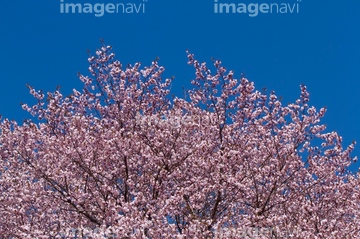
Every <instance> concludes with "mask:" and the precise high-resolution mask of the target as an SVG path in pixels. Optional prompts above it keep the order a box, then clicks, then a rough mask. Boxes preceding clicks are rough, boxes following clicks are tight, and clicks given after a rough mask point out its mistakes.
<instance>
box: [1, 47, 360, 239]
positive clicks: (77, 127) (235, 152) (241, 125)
mask: <svg viewBox="0 0 360 239" xmlns="http://www.w3.org/2000/svg"><path fill="white" fill-rule="evenodd" d="M187 56H188V63H189V64H190V65H192V66H194V69H195V73H196V74H195V77H194V80H192V84H193V87H194V88H193V89H192V90H190V91H189V96H190V98H189V99H183V98H178V97H173V98H171V97H170V90H169V89H170V86H171V83H172V79H163V78H162V74H163V72H164V67H162V66H159V65H158V61H157V60H155V61H153V62H152V64H151V65H150V66H149V67H141V64H140V63H136V64H134V65H127V66H125V67H124V66H122V64H121V62H119V61H118V60H115V55H114V54H113V53H112V51H111V47H110V46H106V45H103V46H102V47H101V49H99V50H97V51H96V55H95V56H91V55H90V56H89V59H88V60H89V63H90V67H89V71H90V76H84V75H81V74H79V78H80V80H81V81H82V82H83V84H84V87H83V89H82V91H78V90H75V89H74V90H73V93H72V94H71V95H70V96H68V97H64V96H63V95H62V94H61V92H60V91H59V90H56V91H55V92H52V93H50V92H49V93H47V94H46V95H45V94H44V93H42V92H41V91H37V90H35V89H33V88H32V87H29V88H30V93H31V94H32V95H33V96H34V97H35V99H36V100H37V104H35V105H33V106H28V105H27V104H23V106H22V107H23V109H25V110H27V111H28V112H30V113H31V114H32V116H33V117H34V118H33V120H28V121H26V122H24V123H23V124H22V125H19V124H18V123H17V122H15V121H10V120H8V119H2V121H1V124H0V134H1V135H0V157H1V161H0V218H1V220H0V238H1V239H5V238H6V239H8V238H314V239H315V238H359V237H360V220H359V216H360V214H359V212H360V210H359V202H360V201H359V181H358V175H357V174H355V173H352V172H350V171H349V166H350V165H351V164H352V163H353V162H354V161H355V160H356V157H355V158H353V157H352V156H351V152H352V150H353V148H354V145H355V143H352V144H351V145H349V146H348V147H346V148H343V146H342V138H341V137H340V136H339V135H338V134H337V133H336V132H326V128H325V125H324V124H322V123H320V120H321V118H322V117H323V116H324V113H325V111H326V110H325V108H322V109H320V110H317V109H315V107H312V106H310V105H308V102H309V93H308V92H307V89H306V87H305V86H303V85H302V86H301V94H300V97H299V99H298V100H296V101H295V102H294V103H291V104H288V105H283V103H282V102H281V100H280V99H278V97H277V96H276V94H275V93H274V92H271V93H269V94H266V92H260V91H258V90H256V89H255V87H254V83H253V82H251V81H249V80H248V79H246V78H244V77H242V76H241V77H240V78H238V79H237V78H236V77H235V75H234V72H233V71H227V70H226V69H225V68H224V67H223V66H222V65H221V62H220V61H219V60H213V66H212V67H208V66H207V64H206V63H200V62H199V61H197V60H196V59H195V58H194V55H193V54H191V53H189V52H187Z"/></svg>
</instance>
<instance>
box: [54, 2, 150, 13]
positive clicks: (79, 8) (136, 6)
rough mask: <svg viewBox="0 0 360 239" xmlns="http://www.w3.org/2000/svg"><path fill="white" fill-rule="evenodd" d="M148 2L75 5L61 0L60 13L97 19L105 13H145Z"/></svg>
mask: <svg viewBox="0 0 360 239" xmlns="http://www.w3.org/2000/svg"><path fill="white" fill-rule="evenodd" d="M146 2H147V0H142V1H141V2H140V3H133V2H128V3H73V2H65V0H60V13H78V14H80V13H87V14H89V13H90V14H94V15H95V17H102V16H104V15H105V13H110V14H111V13H117V14H119V13H121V14H135V13H145V3H146Z"/></svg>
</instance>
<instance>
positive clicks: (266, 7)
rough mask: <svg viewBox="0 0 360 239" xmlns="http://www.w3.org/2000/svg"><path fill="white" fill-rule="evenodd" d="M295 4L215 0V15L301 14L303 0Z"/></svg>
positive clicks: (298, 0) (297, 0)
mask: <svg viewBox="0 0 360 239" xmlns="http://www.w3.org/2000/svg"><path fill="white" fill-rule="evenodd" d="M294 1H296V2H293V3H233V2H232V3H228V2H227V3H225V2H220V1H219V0H214V13H240V14H248V15H249V17H256V16H258V15H259V14H260V13H263V14H266V13H282V14H285V13H299V12H300V3H301V0H294Z"/></svg>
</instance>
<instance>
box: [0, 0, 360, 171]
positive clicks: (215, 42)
mask: <svg viewBox="0 0 360 239" xmlns="http://www.w3.org/2000/svg"><path fill="white" fill-rule="evenodd" d="M225 2H227V3H235V4H239V3H243V4H245V5H247V6H248V4H249V3H257V4H259V5H260V4H262V3H268V4H270V3H276V4H278V5H281V4H283V3H285V4H288V6H290V7H293V6H296V7H298V12H297V11H296V9H294V11H295V12H294V13H275V12H273V13H261V12H259V14H258V15H257V16H254V17H251V16H249V13H247V14H245V13H229V14H226V13H218V14H215V13H214V5H215V3H214V0H197V1H195V0H192V1H191V0H181V1H180V0H64V2H63V4H65V3H81V4H82V6H84V4H85V3H91V4H92V6H94V4H95V3H105V4H109V3H110V4H118V3H123V4H136V6H141V5H139V4H143V5H142V6H141V7H145V8H144V9H142V11H143V12H144V13H133V14H126V13H125V14H124V13H121V12H120V13H104V15H103V16H102V17H96V16H95V14H94V13H92V14H91V13H82V14H79V13H75V14H72V13H61V2H60V0H36V1H28V0H0V32H1V37H0V44H1V58H0V63H1V64H0V72H1V75H0V89H1V94H0V102H1V103H0V114H2V115H3V116H4V117H7V118H10V119H15V120H17V121H22V120H23V119H24V118H29V117H30V115H28V114H27V113H26V112H24V111H22V109H21V107H20V104H19V103H20V102H24V103H32V102H33V100H32V98H31V96H30V95H29V94H28V89H27V88H26V86H25V85H26V84H29V85H31V86H33V87H35V88H36V89H42V90H44V91H53V90H55V88H56V86H58V85H61V86H62V91H63V92H64V93H65V94H66V93H67V92H70V91H71V89H72V88H78V89H80V88H81V83H80V81H79V80H78V78H77V72H81V73H82V74H87V67H88V62H87V53H86V50H87V49H89V50H90V51H92V52H94V51H95V50H96V49H97V48H98V47H100V42H99V39H100V38H103V39H104V40H105V42H106V43H107V44H110V45H112V46H113V49H114V52H115V53H116V55H117V59H119V60H121V61H122V62H123V63H125V64H127V63H134V62H137V61H140V62H142V63H143V65H148V64H150V63H151V61H152V60H153V59H155V58H156V57H159V58H160V64H161V65H163V66H164V67H165V68H166V73H165V76H167V77H170V76H175V81H174V83H173V86H172V90H173V93H174V94H176V95H179V96H181V94H182V93H181V92H182V87H183V86H184V87H185V88H187V89H190V87H191V86H190V84H189V82H190V80H191V79H192V77H193V68H192V67H191V66H188V65H187V64H186V62H187V58H186V53H185V51H186V50H187V49H189V50H190V51H191V52H192V53H194V54H195V57H196V58H198V59H199V60H200V61H208V62H209V63H210V61H211V60H210V59H211V57H214V58H216V59H220V60H222V62H223V64H224V65H225V66H226V67H227V68H228V69H233V70H234V71H235V74H238V76H239V75H240V73H245V75H246V77H247V78H249V79H250V80H252V81H254V82H255V86H256V87H257V88H258V89H262V88H264V87H266V88H267V89H268V91H271V90H275V91H276V93H277V94H278V95H281V96H282V97H283V99H284V103H288V102H291V101H294V100H295V99H296V98H297V97H298V96H299V93H300V89H299V85H300V84H301V83H304V84H305V85H307V87H308V90H309V92H310V94H311V95H310V97H311V98H310V104H312V105H314V106H316V107H317V108H320V107H323V106H326V107H327V109H328V111H327V115H326V117H325V118H324V121H323V122H324V123H326V124H327V126H328V130H329V131H333V130H335V131H338V132H339V134H340V135H342V136H343V139H344V143H345V144H348V143H350V142H351V141H352V140H356V141H358V142H359V144H360V124H359V123H358V122H359V121H360V112H359V110H358V105H359V103H360V97H359V96H358V93H359V88H360V74H359V69H360V24H359V23H360V14H359V11H360V1H358V0H347V1H340V0H337V1H334V0H312V1H310V0H301V1H300V0H298V1H296V0H271V1H270V0H256V1H254V0H251V1H250V0H226V1H225V0H218V4H220V3H225ZM294 4H295V5H294ZM288 10H289V9H288ZM354 155H358V156H360V145H358V147H356V149H355V151H354ZM354 169H355V167H354Z"/></svg>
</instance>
